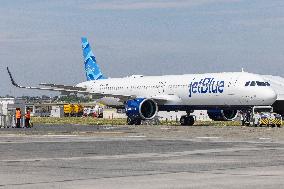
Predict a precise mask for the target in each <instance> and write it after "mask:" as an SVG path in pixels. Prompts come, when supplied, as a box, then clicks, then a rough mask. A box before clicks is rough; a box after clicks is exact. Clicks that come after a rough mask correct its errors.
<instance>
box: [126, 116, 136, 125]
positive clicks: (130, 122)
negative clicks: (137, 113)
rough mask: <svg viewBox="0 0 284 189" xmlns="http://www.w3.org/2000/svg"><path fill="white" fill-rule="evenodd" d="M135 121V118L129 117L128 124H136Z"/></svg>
mask: <svg viewBox="0 0 284 189" xmlns="http://www.w3.org/2000/svg"><path fill="white" fill-rule="evenodd" d="M134 123H135V120H134V119H132V118H130V117H127V125H134Z"/></svg>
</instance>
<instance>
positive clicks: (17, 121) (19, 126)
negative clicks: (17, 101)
mask: <svg viewBox="0 0 284 189" xmlns="http://www.w3.org/2000/svg"><path fill="white" fill-rule="evenodd" d="M21 117H22V113H21V109H20V108H16V128H21Z"/></svg>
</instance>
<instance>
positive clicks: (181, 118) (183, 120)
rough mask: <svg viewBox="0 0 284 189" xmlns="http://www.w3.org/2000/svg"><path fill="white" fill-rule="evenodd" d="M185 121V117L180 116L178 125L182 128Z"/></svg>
mask: <svg viewBox="0 0 284 189" xmlns="http://www.w3.org/2000/svg"><path fill="white" fill-rule="evenodd" d="M185 120H186V116H181V117H180V120H179V122H180V124H181V125H183V126H184V125H185Z"/></svg>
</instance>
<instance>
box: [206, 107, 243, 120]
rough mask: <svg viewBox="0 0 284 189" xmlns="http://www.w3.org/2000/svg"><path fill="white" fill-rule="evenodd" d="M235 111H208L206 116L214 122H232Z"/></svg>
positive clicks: (235, 115)
mask: <svg viewBox="0 0 284 189" xmlns="http://www.w3.org/2000/svg"><path fill="white" fill-rule="evenodd" d="M237 113H238V111H237V110H218V109H214V110H208V111H207V114H208V116H209V118H210V119H212V120H214V121H232V120H233V119H235V118H236V117H237Z"/></svg>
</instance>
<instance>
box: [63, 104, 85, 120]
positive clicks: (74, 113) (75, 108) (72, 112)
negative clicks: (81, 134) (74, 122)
mask: <svg viewBox="0 0 284 189" xmlns="http://www.w3.org/2000/svg"><path fill="white" fill-rule="evenodd" d="M83 109H84V107H83V106H82V105H80V104H66V105H64V116H65V117H80V116H82V115H83Z"/></svg>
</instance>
